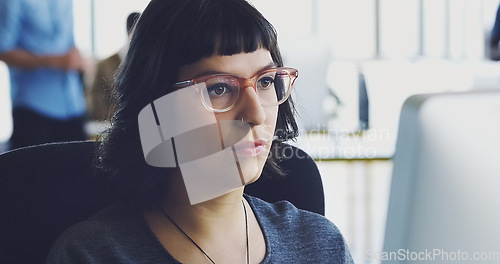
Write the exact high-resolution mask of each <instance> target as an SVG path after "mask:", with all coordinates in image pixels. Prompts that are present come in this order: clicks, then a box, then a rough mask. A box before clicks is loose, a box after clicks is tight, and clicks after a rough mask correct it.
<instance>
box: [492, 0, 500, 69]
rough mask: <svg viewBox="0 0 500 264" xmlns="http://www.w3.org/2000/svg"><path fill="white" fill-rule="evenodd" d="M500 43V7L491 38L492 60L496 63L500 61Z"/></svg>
mask: <svg viewBox="0 0 500 264" xmlns="http://www.w3.org/2000/svg"><path fill="white" fill-rule="evenodd" d="M499 42H500V6H499V7H498V9H497V15H496V18H495V24H494V25H493V29H492V30H491V36H490V59H492V60H494V61H498V60H500V49H499V47H498V44H499Z"/></svg>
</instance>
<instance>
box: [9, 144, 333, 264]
mask: <svg viewBox="0 0 500 264" xmlns="http://www.w3.org/2000/svg"><path fill="white" fill-rule="evenodd" d="M97 144H98V143H97V142H92V141H86V142H71V143H53V144H46V145H39V146H34V147H28V148H23V149H18V150H14V151H10V152H7V153H4V154H2V155H0V182H1V184H0V210H1V212H2V216H1V217H0V263H43V262H44V261H45V257H46V255H47V254H48V251H49V250H50V247H51V245H52V243H53V242H54V240H55V239H56V238H57V236H58V235H59V234H61V232H62V231H64V230H65V229H66V228H68V227H69V226H71V225H73V224H75V223H77V222H79V221H82V220H84V219H86V218H88V217H89V216H91V215H93V214H94V213H96V212H98V211H99V210H101V209H103V208H104V207H106V206H107V205H109V204H110V203H111V202H112V197H111V195H110V193H111V192H110V189H108V188H109V185H108V184H107V183H106V182H105V180H104V179H102V178H98V177H94V176H95V175H96V174H95V171H94V169H93V167H92V166H91V161H92V159H93V156H94V150H95V147H96V146H97ZM290 151H294V154H295V155H292V156H293V157H292V158H290V159H285V160H283V161H282V162H281V164H280V165H281V166H282V167H283V168H284V169H285V170H286V171H288V172H289V173H288V175H287V177H285V178H280V179H270V178H268V177H261V179H259V180H258V181H257V182H256V183H254V184H251V185H249V186H247V187H246V191H245V192H246V193H247V194H249V195H253V196H256V197H259V198H261V199H263V200H266V201H269V202H274V201H279V200H288V201H290V202H292V203H293V204H294V205H295V206H296V207H298V208H301V209H305V210H309V211H313V212H316V213H319V214H322V215H324V193H323V185H322V182H321V176H320V174H319V171H318V169H317V167H316V164H315V163H314V161H313V160H312V159H311V158H310V157H309V156H308V155H307V154H305V153H304V152H303V151H301V150H299V149H297V148H295V147H291V148H290Z"/></svg>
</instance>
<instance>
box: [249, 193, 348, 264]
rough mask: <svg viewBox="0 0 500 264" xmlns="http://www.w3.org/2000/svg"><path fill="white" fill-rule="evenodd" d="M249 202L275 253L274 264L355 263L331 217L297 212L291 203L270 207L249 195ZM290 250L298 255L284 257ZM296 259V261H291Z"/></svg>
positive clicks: (268, 204) (278, 203)
mask: <svg viewBox="0 0 500 264" xmlns="http://www.w3.org/2000/svg"><path fill="white" fill-rule="evenodd" d="M247 200H248V201H249V203H251V204H252V206H253V209H254V213H255V214H256V216H257V218H258V220H259V222H260V224H261V226H262V228H263V231H264V233H265V236H266V239H267V240H268V246H269V247H270V249H271V250H272V251H273V252H274V253H275V254H274V261H277V260H279V261H280V262H286V261H297V260H303V261H312V262H314V263H317V262H315V261H320V262H322V261H323V262H324V261H325V260H328V261H327V262H334V263H350V262H352V258H351V255H350V253H349V249H348V247H347V244H346V242H345V240H344V238H343V236H342V234H341V233H340V231H339V229H338V228H337V227H336V226H335V225H334V224H333V223H332V222H331V221H330V220H328V219H327V218H325V217H323V216H321V215H319V214H316V213H312V212H309V211H305V210H301V209H297V208H296V207H295V206H293V205H292V204H291V203H289V202H287V201H281V202H277V203H273V204H270V203H267V202H265V201H262V200H260V199H258V198H255V197H251V196H247ZM290 251H293V252H295V253H294V255H286V254H281V253H282V252H290ZM292 256H293V258H295V259H291V258H292ZM288 258H290V259H288ZM321 259H323V260H321ZM299 262H302V261H299Z"/></svg>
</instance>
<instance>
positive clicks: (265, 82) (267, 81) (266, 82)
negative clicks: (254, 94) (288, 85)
mask: <svg viewBox="0 0 500 264" xmlns="http://www.w3.org/2000/svg"><path fill="white" fill-rule="evenodd" d="M273 83H274V79H273V78H272V77H264V78H262V79H260V80H259V88H262V89H268V88H270V87H271V86H272V85H273Z"/></svg>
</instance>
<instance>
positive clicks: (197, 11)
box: [96, 0, 298, 207]
mask: <svg viewBox="0 0 500 264" xmlns="http://www.w3.org/2000/svg"><path fill="white" fill-rule="evenodd" d="M260 47H262V48H265V49H267V50H269V51H270V53H271V57H272V59H273V61H274V62H275V63H276V64H277V65H278V66H283V62H282V58H281V54H280V52H279V49H278V45H277V36H276V31H275V29H274V28H273V26H272V25H271V24H270V23H269V22H268V21H267V20H266V19H265V18H264V17H263V16H262V14H261V13H259V12H258V11H257V10H256V9H255V8H254V7H253V6H251V5H250V4H249V3H247V2H246V1H245V0H152V1H151V2H150V3H149V5H148V6H147V8H146V9H145V10H144V12H143V13H142V15H141V17H140V18H139V20H138V22H137V24H136V28H135V30H134V33H133V35H132V39H131V43H130V48H129V51H128V53H127V56H126V58H125V60H124V61H123V62H122V64H121V65H120V68H119V69H118V72H117V75H116V76H115V89H114V97H115V100H116V102H117V106H116V107H115V109H116V112H115V113H114V115H113V117H112V119H111V122H112V127H111V128H110V130H109V131H108V133H107V135H105V136H104V138H103V142H102V143H101V145H100V147H99V150H98V152H97V157H98V159H97V160H96V165H97V167H98V169H100V170H101V171H103V172H104V173H106V174H107V175H109V176H110V177H111V179H112V181H113V183H114V185H115V187H116V190H117V191H118V194H119V195H120V197H121V198H122V200H125V201H127V202H130V203H132V204H134V205H138V206H141V207H144V206H148V205H151V204H153V203H156V202H157V201H158V200H159V199H161V198H162V197H163V195H164V190H165V189H166V188H165V186H166V185H165V184H168V178H169V177H166V176H165V175H168V174H171V173H179V169H178V168H156V167H152V166H149V165H147V164H146V162H145V160H144V156H143V152H142V148H141V142H140V136H139V127H138V114H139V112H140V111H141V110H142V108H143V107H145V106H146V105H147V104H149V103H151V102H152V101H154V100H155V99H157V98H159V97H161V96H163V95H165V94H167V93H169V92H172V89H170V88H169V87H172V84H174V83H175V82H176V81H177V78H178V70H179V68H180V67H181V66H183V65H186V64H189V63H193V62H196V61H198V60H200V59H202V58H206V57H210V56H212V55H214V54H218V55H233V54H238V53H241V52H252V51H255V50H257V49H258V48H260ZM294 113H295V108H294V106H293V102H292V100H291V99H290V98H289V99H288V100H287V101H286V102H285V103H283V104H281V105H280V106H279V109H278V120H277V123H276V136H277V138H278V139H277V140H275V141H274V142H273V145H272V147H271V153H270V158H269V159H268V160H267V162H266V165H265V166H264V174H265V175H270V174H274V175H276V174H277V175H283V174H284V173H283V172H282V171H281V170H280V169H279V167H278V165H277V163H276V162H277V159H279V157H281V155H280V153H281V150H280V149H281V145H282V144H281V143H280V142H282V141H286V140H288V139H291V138H295V137H296V136H297V133H298V132H297V131H298V128H297V124H296V122H295V119H294Z"/></svg>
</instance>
